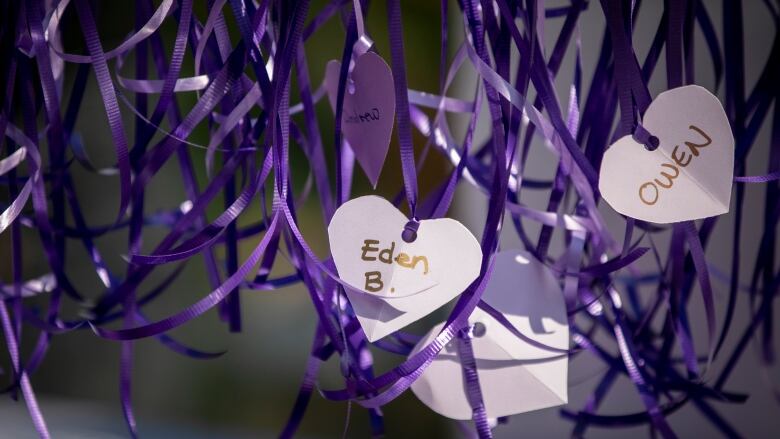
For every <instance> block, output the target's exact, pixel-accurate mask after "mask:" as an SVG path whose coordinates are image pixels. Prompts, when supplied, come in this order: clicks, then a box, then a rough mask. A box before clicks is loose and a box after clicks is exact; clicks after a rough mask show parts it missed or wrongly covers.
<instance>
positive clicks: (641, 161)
mask: <svg viewBox="0 0 780 439" xmlns="http://www.w3.org/2000/svg"><path fill="white" fill-rule="evenodd" d="M642 125H643V126H644V127H645V129H647V131H649V132H650V133H651V134H652V135H654V136H656V137H657V138H658V140H659V142H660V143H659V146H658V148H657V149H655V150H654V151H649V150H647V149H646V148H645V147H644V145H641V144H640V143H638V142H636V141H635V140H634V139H633V138H632V137H631V136H625V137H622V138H620V139H619V140H618V141H617V142H615V143H614V144H613V145H612V146H610V148H609V149H608V150H607V152H606V153H605V154H604V159H603V161H602V162H601V173H600V174H601V175H600V177H599V190H600V191H601V195H602V196H603V197H604V199H605V200H607V202H608V203H609V204H610V206H612V208H613V209H615V210H616V211H618V212H620V213H622V214H624V215H627V216H630V217H634V218H637V219H640V220H643V221H650V222H654V223H673V222H679V221H686V220H694V219H699V218H706V217H711V216H715V215H720V214H723V213H726V212H728V211H729V201H730V199H731V183H732V179H733V173H734V137H733V135H732V134H731V127H730V125H729V121H728V118H727V117H726V113H725V111H723V106H722V105H721V104H720V101H718V98H716V97H715V96H713V95H712V94H711V93H710V92H709V91H707V90H706V89H704V88H702V87H699V86H696V85H689V86H685V87H679V88H675V89H673V90H669V91H666V92H664V93H661V94H660V95H658V97H656V98H655V100H653V102H652V103H651V104H650V107H649V108H648V109H647V112H645V115H644V118H643V119H642Z"/></svg>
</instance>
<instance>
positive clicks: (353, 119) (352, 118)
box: [344, 107, 379, 123]
mask: <svg viewBox="0 0 780 439" xmlns="http://www.w3.org/2000/svg"><path fill="white" fill-rule="evenodd" d="M376 120H379V108H376V107H374V108H372V109H371V110H370V111H364V112H361V113H358V111H357V110H352V113H347V114H345V115H344V122H345V123H364V122H373V121H376Z"/></svg>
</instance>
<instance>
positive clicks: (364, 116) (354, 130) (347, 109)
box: [325, 52, 395, 187]
mask: <svg viewBox="0 0 780 439" xmlns="http://www.w3.org/2000/svg"><path fill="white" fill-rule="evenodd" d="M340 70H341V63H340V62H338V61H336V60H332V61H330V62H328V65H327V66H326V68H325V89H326V90H327V92H328V100H329V101H330V106H331V108H332V109H333V111H335V110H336V99H337V97H338V91H339V74H340ZM394 120H395V85H394V83H393V72H392V71H391V70H390V67H389V66H388V65H387V63H386V62H385V60H383V59H382V57H380V56H379V55H377V54H376V53H373V52H366V53H364V54H363V55H361V56H360V57H359V58H358V59H357V61H356V62H355V68H354V69H353V70H352V73H350V76H349V78H347V87H346V90H345V91H344V108H343V110H342V114H341V130H342V132H343V133H344V138H345V139H346V140H347V142H348V143H349V145H350V147H351V148H352V151H353V152H354V153H355V158H357V161H358V163H360V166H361V167H362V168H363V171H364V172H365V173H366V176H368V179H369V180H370V181H371V184H372V185H373V186H374V187H376V184H377V182H378V181H379V174H381V173H382V166H383V165H384V163H385V157H387V150H388V148H389V146H390V135H391V134H392V133H393V121H394Z"/></svg>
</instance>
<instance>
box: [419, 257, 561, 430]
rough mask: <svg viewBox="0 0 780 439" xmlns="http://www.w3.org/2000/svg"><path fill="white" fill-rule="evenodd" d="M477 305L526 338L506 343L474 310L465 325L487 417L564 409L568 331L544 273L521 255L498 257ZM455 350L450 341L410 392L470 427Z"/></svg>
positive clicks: (502, 331)
mask: <svg viewBox="0 0 780 439" xmlns="http://www.w3.org/2000/svg"><path fill="white" fill-rule="evenodd" d="M482 300H484V301H485V302H486V303H487V304H488V305H490V306H491V307H493V308H495V309H496V310H498V311H499V312H501V313H502V314H503V315H504V316H505V317H506V319H507V320H509V322H510V323H512V326H514V327H515V328H516V329H517V330H518V331H519V332H520V333H521V334H522V335H523V336H524V337H526V338H527V340H523V339H520V338H518V337H516V336H515V335H512V333H511V332H510V331H509V330H508V329H506V328H505V327H504V326H503V325H501V323H499V322H498V321H497V320H495V319H494V318H493V317H491V316H490V315H489V314H487V313H486V312H484V311H482V310H480V309H479V308H477V309H476V310H474V312H473V313H472V315H471V316H470V317H469V324H470V325H474V330H473V334H474V338H473V339H472V340H471V345H472V349H473V351H474V358H475V359H476V364H477V375H478V377H479V386H480V389H481V393H482V400H483V402H484V403H485V411H486V412H487V416H488V417H490V418H498V417H501V416H509V415H514V414H518V413H523V412H528V411H531V410H538V409H542V408H547V407H554V406H557V405H561V404H566V402H567V401H568V378H567V374H568V356H567V354H566V353H563V352H562V351H565V350H566V349H568V346H569V326H568V321H567V317H566V305H565V304H564V300H563V293H562V292H561V288H560V286H559V284H558V282H557V281H556V280H555V278H554V277H553V275H552V273H551V272H550V270H549V269H548V268H547V267H545V266H543V265H542V264H540V263H539V262H537V261H536V260H535V259H533V258H532V256H530V255H529V254H527V253H525V252H520V251H506V252H501V253H499V254H497V255H496V258H495V262H494V266H493V273H492V275H491V277H490V281H489V283H488V285H487V288H486V289H485V293H484V294H483V296H482ZM443 325H444V324H443V323H442V324H440V325H438V326H437V327H435V328H433V329H432V330H431V331H430V332H429V333H428V334H427V335H426V336H425V337H424V338H423V339H422V340H421V341H420V343H418V345H417V346H416V347H415V349H414V350H413V351H412V354H411V355H414V354H415V353H417V352H419V351H420V350H422V349H423V348H424V347H425V346H426V345H427V344H428V343H430V342H431V340H433V339H434V338H435V337H436V336H437V335H438V333H439V331H440V330H441V328H442V327H443ZM480 326H481V327H480ZM458 343H459V341H458V340H457V339H456V340H453V341H452V342H450V344H448V345H447V346H445V348H444V349H443V350H442V351H441V352H439V355H437V356H436V358H435V359H434V360H433V362H431V364H430V365H429V366H428V368H427V369H425V371H424V372H423V373H422V375H421V376H420V377H419V378H418V379H417V381H415V382H414V384H412V391H413V392H414V394H415V395H417V397H418V398H419V399H420V400H421V401H422V402H423V403H425V405H427V406H428V407H430V408H431V409H432V410H434V411H435V412H437V413H439V414H441V415H444V416H446V417H448V418H453V419H471V416H472V410H471V407H470V405H469V402H468V399H467V395H466V390H465V385H464V381H463V372H462V370H461V364H460V357H459V356H458V347H457V346H458V345H457V344H458Z"/></svg>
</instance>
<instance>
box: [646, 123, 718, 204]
mask: <svg viewBox="0 0 780 439" xmlns="http://www.w3.org/2000/svg"><path fill="white" fill-rule="evenodd" d="M688 129H689V130H691V131H695V132H697V133H699V135H701V137H703V138H704V142H703V143H693V142H689V141H686V142H684V143H685V146H687V147H688V151H690V154H686V153H685V150H680V145H675V147H674V149H673V150H672V161H673V163H662V164H661V168H666V169H669V170H670V171H671V172H673V174H671V173H670V172H667V171H664V170H663V169H662V170H661V177H663V178H665V179H666V181H661V180H659V179H657V178H654V179H653V181H647V182H645V183H642V185H641V186H639V199H640V200H641V201H642V203H644V204H646V205H648V206H652V205H654V204H655V203H657V202H658V199H659V198H660V196H661V189H659V187H660V188H662V189H671V188H672V186H673V185H674V180H675V179H676V178H677V177H679V176H680V168H684V167H686V166H688V165H689V164H690V163H691V160H693V158H694V157H699V154H700V152H699V148H705V147H707V146H709V145H710V144H711V143H712V139H711V138H710V136H708V135H707V133H705V132H704V130H702V129H701V128H699V127H697V126H696V125H690V126H688Z"/></svg>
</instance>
